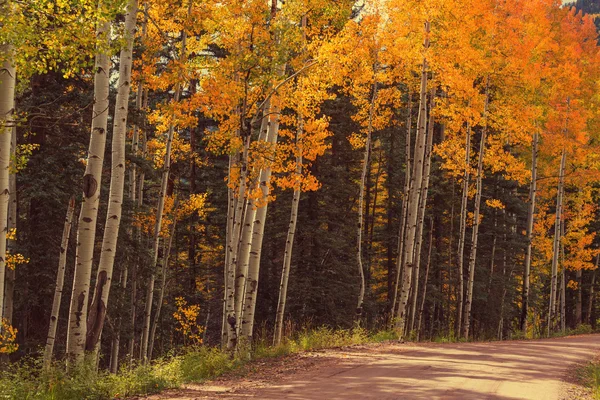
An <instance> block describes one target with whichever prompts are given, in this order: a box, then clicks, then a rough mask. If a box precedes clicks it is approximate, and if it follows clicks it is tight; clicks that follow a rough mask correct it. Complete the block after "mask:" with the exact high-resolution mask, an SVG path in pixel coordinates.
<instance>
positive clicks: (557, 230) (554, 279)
mask: <svg viewBox="0 0 600 400" xmlns="http://www.w3.org/2000/svg"><path fill="white" fill-rule="evenodd" d="M566 162H567V152H566V151H565V150H564V149H563V151H562V156H561V160H560V170H559V178H558V190H557V194H556V216H555V221H554V243H553V247H552V270H551V278H550V305H549V309H548V326H547V332H546V333H547V336H548V337H550V332H551V331H552V330H553V329H554V327H553V325H554V323H555V319H556V303H557V302H556V297H557V284H558V255H559V252H560V239H561V220H562V209H563V188H564V180H565V166H566Z"/></svg>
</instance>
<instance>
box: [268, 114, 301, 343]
mask: <svg viewBox="0 0 600 400" xmlns="http://www.w3.org/2000/svg"><path fill="white" fill-rule="evenodd" d="M303 135H304V122H303V120H302V117H298V131H297V133H296V146H297V150H296V151H297V152H298V155H297V156H296V179H297V182H296V187H295V188H294V196H293V198H292V211H291V212H290V224H289V226H288V233H287V238H286V241H285V251H284V253H283V268H282V271H281V283H280V284H279V299H278V301H277V314H276V316H275V334H274V335H273V346H278V345H279V344H281V336H282V332H283V320H284V316H285V304H286V301H287V289H288V281H289V277H290V268H291V264H292V250H293V248H294V237H295V235H296V222H297V221H298V206H299V203H300V193H301V191H300V185H301V182H300V179H301V177H302V148H301V145H300V141H301V139H302V136H303Z"/></svg>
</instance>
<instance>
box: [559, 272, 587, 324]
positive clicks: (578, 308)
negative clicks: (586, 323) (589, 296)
mask: <svg viewBox="0 0 600 400" xmlns="http://www.w3.org/2000/svg"><path fill="white" fill-rule="evenodd" d="M563 271H564V264H563ZM563 274H564V272H563ZM581 275H582V274H581V270H580V269H578V270H577V301H576V303H575V326H579V325H581V324H582V322H583V314H582V313H583V310H582V308H583V307H582V304H581V303H582V300H583V299H582V297H583V294H582V291H583V289H582V285H581V283H582V282H581Z"/></svg>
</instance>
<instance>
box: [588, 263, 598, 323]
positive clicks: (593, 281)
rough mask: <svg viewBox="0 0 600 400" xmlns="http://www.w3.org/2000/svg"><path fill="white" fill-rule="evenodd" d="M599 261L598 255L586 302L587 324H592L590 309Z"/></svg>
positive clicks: (592, 302)
mask: <svg viewBox="0 0 600 400" xmlns="http://www.w3.org/2000/svg"><path fill="white" fill-rule="evenodd" d="M599 261H600V253H599V254H598V255H596V268H595V269H594V272H593V273H592V283H591V284H590V297H589V300H588V309H587V315H586V317H587V323H588V324H590V325H591V324H592V307H593V306H594V286H595V285H596V271H597V270H598V262H599Z"/></svg>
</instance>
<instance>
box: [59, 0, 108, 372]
mask: <svg viewBox="0 0 600 400" xmlns="http://www.w3.org/2000/svg"><path fill="white" fill-rule="evenodd" d="M103 8H104V3H103V2H100V3H99V5H98V9H99V10H102V9H103ZM109 31H110V23H109V22H108V21H99V22H98V30H97V32H96V37H97V40H98V50H97V51H98V52H97V54H96V60H95V68H94V71H95V73H94V105H93V110H92V128H91V135H90V144H89V149H88V157H87V165H86V169H85V174H84V176H83V202H82V204H81V211H80V214H79V221H78V224H77V250H76V254H75V260H76V261H75V274H74V276H73V291H72V294H71V307H70V310H69V330H68V334H67V356H68V359H69V361H70V362H77V363H78V362H80V361H81V360H82V359H83V356H84V351H85V343H86V337H87V324H86V321H87V314H88V298H89V295H90V293H89V290H90V278H91V274H92V261H93V258H94V241H95V238H96V222H97V221H96V220H97V216H98V204H99V201H100V187H101V178H102V164H103V162H104V148H105V145H106V132H107V125H108V95H109V81H110V79H109V75H110V59H109V55H108V54H106V51H107V50H106V49H105V47H107V45H108V41H109Z"/></svg>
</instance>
